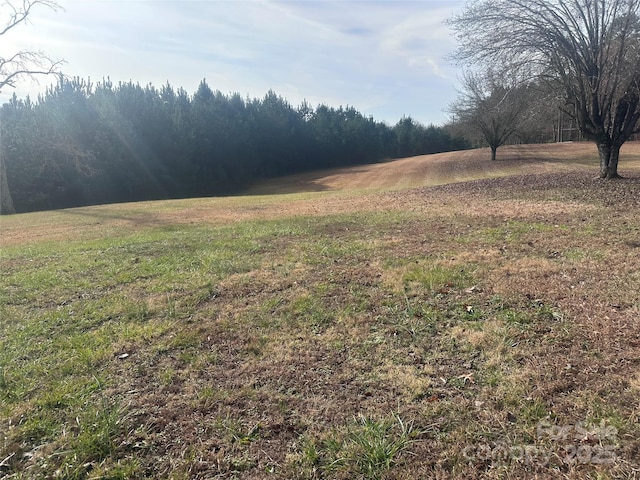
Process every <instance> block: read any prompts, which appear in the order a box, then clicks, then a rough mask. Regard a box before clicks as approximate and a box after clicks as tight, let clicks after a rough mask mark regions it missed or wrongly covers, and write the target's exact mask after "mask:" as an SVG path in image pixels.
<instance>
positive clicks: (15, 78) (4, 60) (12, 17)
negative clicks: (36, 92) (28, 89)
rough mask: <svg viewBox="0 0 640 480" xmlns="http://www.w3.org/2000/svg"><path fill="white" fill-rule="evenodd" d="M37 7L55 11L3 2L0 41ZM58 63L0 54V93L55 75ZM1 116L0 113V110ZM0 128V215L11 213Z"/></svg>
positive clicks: (39, 1) (31, 1) (30, 1)
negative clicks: (6, 89)
mask: <svg viewBox="0 0 640 480" xmlns="http://www.w3.org/2000/svg"><path fill="white" fill-rule="evenodd" d="M37 6H43V7H48V8H51V9H53V10H59V9H60V6H59V4H58V3H57V2H56V1H54V0H21V1H17V0H16V1H3V2H2V5H1V6H0V15H6V17H7V19H6V21H5V23H4V25H3V26H0V37H2V36H4V35H6V34H8V33H9V32H10V31H11V30H13V29H14V28H16V27H18V26H19V25H22V24H26V23H28V22H29V16H30V15H31V12H32V10H33V9H34V8H35V7H37ZM61 65H62V61H60V60H53V59H51V58H50V57H48V56H47V55H46V54H44V53H43V52H37V51H29V50H20V51H19V52H17V53H13V54H11V55H9V56H7V57H5V56H3V55H2V54H0V91H2V89H3V88H5V87H15V86H16V84H17V82H19V81H20V80H22V79H24V78H25V77H26V78H32V77H34V76H36V75H49V74H52V73H58V72H59V69H60V66H61ZM0 112H1V110H0ZM1 127H2V126H1V125H0V215H2V214H10V213H15V208H14V206H13V199H12V197H11V191H10V190H9V182H8V180H7V169H6V165H5V160H4V152H3V148H2V137H1V131H2V128H1Z"/></svg>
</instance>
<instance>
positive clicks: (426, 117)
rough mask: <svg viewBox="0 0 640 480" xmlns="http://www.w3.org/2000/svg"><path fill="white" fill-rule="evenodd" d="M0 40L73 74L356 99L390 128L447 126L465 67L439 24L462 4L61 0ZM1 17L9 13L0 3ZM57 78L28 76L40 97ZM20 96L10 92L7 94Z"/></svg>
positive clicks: (24, 88) (313, 100) (27, 85)
mask: <svg viewBox="0 0 640 480" xmlns="http://www.w3.org/2000/svg"><path fill="white" fill-rule="evenodd" d="M58 3H59V4H60V6H61V7H62V9H61V10H59V11H57V12H54V11H51V10H49V9H47V8H44V7H40V8H38V9H34V10H33V11H32V13H31V16H30V23H29V24H27V25H21V26H19V27H17V28H15V29H13V30H11V31H10V32H8V33H6V34H5V35H4V36H3V37H2V42H0V57H6V56H7V55H9V54H11V53H15V52H16V51H18V50H21V49H30V50H39V51H43V52H45V53H46V54H48V55H49V56H50V57H52V58H55V59H63V60H64V61H65V64H64V65H63V67H62V70H63V72H64V73H65V74H66V75H68V76H80V77H82V78H85V79H86V78H88V77H90V78H91V80H92V81H100V80H102V79H103V78H106V77H109V78H110V79H111V80H112V81H113V82H114V83H117V82H119V81H129V80H132V81H134V82H137V83H140V84H141V85H146V84H149V83H151V84H153V85H155V86H156V87H160V86H162V85H163V84H165V83H167V82H169V83H170V84H171V85H172V86H173V87H174V88H178V87H183V88H184V89H185V90H186V91H187V92H189V93H193V92H195V90H196V88H197V87H198V84H199V83H200V81H201V80H202V79H206V81H207V83H208V84H209V86H210V87H211V88H212V89H214V90H220V91H221V92H222V93H224V94H230V93H236V92H237V93H240V94H241V95H242V96H243V97H247V96H248V97H250V98H255V97H258V98H260V97H263V96H264V95H265V93H267V92H268V91H269V90H273V91H275V92H276V93H277V94H279V95H281V96H282V97H284V98H286V99H287V100H288V101H289V102H290V103H291V104H292V105H294V106H297V105H299V104H300V103H302V101H303V100H306V101H307V102H308V103H309V104H310V105H312V106H314V107H315V106H317V105H318V104H321V103H322V104H325V105H329V106H333V107H338V106H340V105H343V106H347V105H350V106H353V107H354V108H356V109H357V110H358V111H360V112H361V113H363V114H364V115H366V116H369V115H371V116H373V117H374V118H375V119H376V120H380V121H385V122H387V123H389V124H390V125H393V124H395V123H396V122H397V121H398V120H400V118H402V116H403V115H406V116H411V117H413V118H414V119H415V120H417V121H420V122H422V123H424V124H430V123H434V124H442V123H445V122H446V121H447V119H448V118H449V115H448V113H447V112H446V109H447V106H448V105H449V104H450V103H451V102H452V101H453V100H454V99H455V97H456V95H457V93H456V92H457V91H456V88H457V84H458V80H457V79H458V77H459V74H460V72H459V69H458V68H457V67H456V65H454V64H453V63H452V62H451V61H449V60H447V56H448V55H449V54H450V53H451V52H452V51H453V50H454V49H455V41H454V38H453V35H452V32H451V31H450V30H449V29H448V27H447V26H446V25H445V24H444V21H445V20H446V19H447V18H450V17H451V16H452V15H453V14H455V13H456V12H459V11H460V9H461V8H462V6H463V4H464V2H463V1H458V0H415V1H401V0H396V1H394V0H375V1H373V0H370V1H351V0H340V1H329V0H296V1H275V0H264V1H259V0H252V1H242V0H59V2H58ZM0 15H2V17H1V20H2V22H4V21H5V19H6V18H8V17H7V13H6V10H0ZM53 81H54V80H53V79H52V78H50V77H45V78H43V77H40V79H39V80H38V82H37V83H34V82H29V81H25V82H22V83H21V84H20V85H19V86H18V87H17V88H16V89H15V92H16V94H17V95H18V96H19V97H24V96H26V95H27V94H30V95H32V96H36V95H37V94H38V92H42V91H44V89H45V88H46V86H47V85H49V84H51V83H52V82H53ZM12 94H13V90H12V89H9V88H7V89H5V90H3V92H2V94H1V96H0V98H1V99H3V100H4V99H6V98H7V97H8V96H9V95H12Z"/></svg>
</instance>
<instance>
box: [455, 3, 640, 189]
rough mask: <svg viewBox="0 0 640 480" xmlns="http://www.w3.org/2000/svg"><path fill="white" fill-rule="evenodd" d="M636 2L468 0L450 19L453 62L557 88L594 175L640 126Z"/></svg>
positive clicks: (613, 160) (608, 171)
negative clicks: (586, 143)
mask: <svg viewBox="0 0 640 480" xmlns="http://www.w3.org/2000/svg"><path fill="white" fill-rule="evenodd" d="M639 10H640V0H475V1H471V2H470V3H469V4H468V5H467V7H466V9H465V10H464V12H463V13H461V14H460V15H459V16H457V17H455V18H453V19H452V20H451V21H450V24H451V26H452V27H453V28H454V30H455V31H456V33H457V37H458V41H459V50H458V52H457V55H456V58H457V59H458V60H459V61H460V62H462V63H465V64H475V65H491V66H492V67H493V68H496V67H498V66H499V67H500V68H501V69H502V71H504V72H514V71H526V72H527V73H528V74H529V75H530V77H531V79H534V78H535V79H538V80H544V81H546V82H550V83H553V84H555V85H556V86H557V87H559V88H561V90H562V92H563V94H564V96H565V104H566V105H565V109H564V110H565V113H566V114H567V115H569V116H570V117H572V118H573V119H574V120H575V121H576V123H577V125H578V127H579V128H580V131H581V133H582V134H583V135H584V137H585V138H586V139H588V140H591V141H593V142H595V143H596V145H597V147H598V153H599V156H600V176H601V177H602V178H607V179H610V178H616V177H618V176H619V175H618V160H619V156H620V147H621V146H622V145H623V144H624V142H625V141H627V140H628V139H629V138H630V137H631V136H632V135H633V134H634V133H637V132H638V131H639V130H640V128H639V121H640V22H639V20H638V13H639Z"/></svg>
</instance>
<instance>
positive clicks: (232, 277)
mask: <svg viewBox="0 0 640 480" xmlns="http://www.w3.org/2000/svg"><path fill="white" fill-rule="evenodd" d="M591 148H592V147H591V146H589V148H587V146H586V145H580V144H563V145H547V146H528V147H509V148H505V149H504V150H503V151H499V158H500V160H499V161H497V162H495V164H492V163H491V162H489V161H488V160H486V157H485V155H484V154H485V153H486V152H483V151H469V152H460V153H458V154H441V155H434V156H427V157H415V158H409V159H402V160H397V161H394V162H387V163H384V164H377V165H371V166H363V167H358V168H355V169H345V170H335V171H331V172H323V173H315V174H308V175H305V176H296V177H293V178H288V179H279V180H278V181H272V182H270V183H269V184H268V185H266V184H263V185H262V186H260V189H261V190H260V189H259V188H258V187H256V189H255V190H254V195H247V196H237V197H227V198H207V199H189V200H177V201H160V202H144V203H129V204H117V205H102V206H96V207H85V208H78V209H70V210H60V211H55V212H38V213H31V214H23V215H15V216H10V217H3V218H0V247H1V249H2V250H1V253H2V254H1V255H0V271H1V272H2V277H1V278H2V280H1V284H0V286H1V288H0V332H1V336H0V399H1V401H0V440H1V441H0V477H2V476H3V475H4V477H6V478H8V479H27V478H29V479H31V478H65V479H85V478H86V479H98V478H109V479H151V478H167V479H168V478H171V479H196V480H199V479H203V480H204V479H214V478H220V479H223V478H225V479H231V478H237V479H283V480H284V479H292V478H297V479H336V480H337V479H347V478H358V479H414V478H438V479H458V478H470V479H474V478H475V479H511V478H513V479H515V478H539V479H547V478H549V479H552V478H553V479H556V478H562V479H571V480H582V479H621V480H622V479H632V478H637V475H638V472H639V471H640V462H639V460H638V459H640V423H639V422H638V418H640V410H639V408H640V407H639V405H638V398H639V397H640V374H639V373H638V372H640V293H639V292H640V275H639V272H638V264H639V261H640V145H639V144H637V143H636V144H631V145H629V146H628V147H627V150H626V151H625V152H624V154H625V155H626V156H625V157H623V158H622V160H621V168H620V172H621V173H622V174H623V175H626V176H627V178H626V179H625V180H621V181H610V182H605V181H601V180H598V179H594V177H595V175H596V173H597V165H596V164H595V163H594V162H593V161H591V160H588V159H590V158H593V157H594V153H593V152H592V150H591ZM500 154H502V156H500ZM515 167H517V168H515ZM462 180H466V181H462ZM448 182H455V183H448ZM434 184H438V185H434ZM403 187H411V188H403ZM258 191H262V193H266V192H268V191H270V192H272V193H271V194H269V195H260V194H257V193H256V192H258ZM294 191H295V192H296V193H292V192H294ZM275 192H279V194H275Z"/></svg>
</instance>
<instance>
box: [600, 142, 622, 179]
mask: <svg viewBox="0 0 640 480" xmlns="http://www.w3.org/2000/svg"><path fill="white" fill-rule="evenodd" d="M598 154H599V155H600V178H604V179H606V180H611V179H613V178H621V177H620V175H618V160H619V159H620V146H619V145H610V144H608V143H599V144H598Z"/></svg>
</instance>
